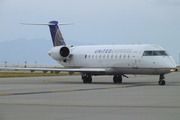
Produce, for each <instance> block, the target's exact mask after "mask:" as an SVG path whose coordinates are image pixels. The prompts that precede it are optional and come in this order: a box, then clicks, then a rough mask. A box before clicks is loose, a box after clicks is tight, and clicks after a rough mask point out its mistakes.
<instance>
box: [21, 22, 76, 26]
mask: <svg viewBox="0 0 180 120" xmlns="http://www.w3.org/2000/svg"><path fill="white" fill-rule="evenodd" d="M20 24H22V25H49V26H51V25H56V24H54V23H20ZM73 24H74V23H58V25H73Z"/></svg>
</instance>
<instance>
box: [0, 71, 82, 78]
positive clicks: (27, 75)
mask: <svg viewBox="0 0 180 120" xmlns="http://www.w3.org/2000/svg"><path fill="white" fill-rule="evenodd" d="M66 75H69V73H58V74H54V73H23V72H22V73H21V72H18V73H13V72H1V73H0V78H5V77H35V76H66ZM73 75H80V74H79V73H74V74H73Z"/></svg>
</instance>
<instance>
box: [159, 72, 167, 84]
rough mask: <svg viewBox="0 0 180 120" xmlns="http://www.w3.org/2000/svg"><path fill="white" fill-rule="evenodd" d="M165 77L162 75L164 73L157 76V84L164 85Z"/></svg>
mask: <svg viewBox="0 0 180 120" xmlns="http://www.w3.org/2000/svg"><path fill="white" fill-rule="evenodd" d="M164 79H165V77H164V74H161V75H160V76H159V82H158V83H159V85H165V84H166V82H165V80H164Z"/></svg>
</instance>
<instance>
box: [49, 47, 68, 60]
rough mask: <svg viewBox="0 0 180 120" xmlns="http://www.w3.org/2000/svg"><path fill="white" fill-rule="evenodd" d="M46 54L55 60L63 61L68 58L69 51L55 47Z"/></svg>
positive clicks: (65, 48)
mask: <svg viewBox="0 0 180 120" xmlns="http://www.w3.org/2000/svg"><path fill="white" fill-rule="evenodd" d="M48 54H49V55H50V56H51V57H52V58H53V59H55V60H64V59H68V58H69V56H70V50H69V48H68V47H65V46H56V47H54V48H52V49H51V51H49V52H48Z"/></svg>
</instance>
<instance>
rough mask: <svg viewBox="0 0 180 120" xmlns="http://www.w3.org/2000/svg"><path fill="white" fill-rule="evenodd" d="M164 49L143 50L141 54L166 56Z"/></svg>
mask: <svg viewBox="0 0 180 120" xmlns="http://www.w3.org/2000/svg"><path fill="white" fill-rule="evenodd" d="M168 55H169V54H168V53H167V52H166V51H144V53H143V56H168Z"/></svg>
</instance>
